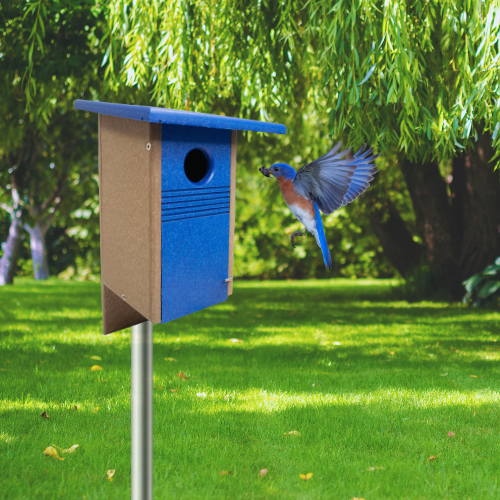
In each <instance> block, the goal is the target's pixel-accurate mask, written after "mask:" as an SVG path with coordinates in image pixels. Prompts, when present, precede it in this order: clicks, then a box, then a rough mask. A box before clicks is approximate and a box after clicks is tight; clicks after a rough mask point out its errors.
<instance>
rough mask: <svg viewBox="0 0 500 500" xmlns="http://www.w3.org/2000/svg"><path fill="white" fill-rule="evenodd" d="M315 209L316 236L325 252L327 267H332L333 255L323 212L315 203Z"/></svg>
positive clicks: (324, 257) (324, 258) (322, 250)
mask: <svg viewBox="0 0 500 500" xmlns="http://www.w3.org/2000/svg"><path fill="white" fill-rule="evenodd" d="M314 211H315V217H314V219H315V221H316V231H315V232H314V236H315V237H316V242H317V243H318V246H319V247H320V248H321V252H322V253H323V260H324V261H325V266H326V267H327V269H330V270H331V269H332V256H331V255H330V249H329V248H328V243H327V242H326V236H325V230H324V229H323V221H322V220H321V214H320V212H319V208H318V205H317V204H316V203H314Z"/></svg>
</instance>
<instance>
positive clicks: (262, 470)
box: [259, 469, 267, 477]
mask: <svg viewBox="0 0 500 500" xmlns="http://www.w3.org/2000/svg"><path fill="white" fill-rule="evenodd" d="M266 474H267V469H261V471H260V472H259V477H264V476H265V475H266Z"/></svg>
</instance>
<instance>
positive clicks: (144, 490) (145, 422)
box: [131, 321, 153, 500]
mask: <svg viewBox="0 0 500 500" xmlns="http://www.w3.org/2000/svg"><path fill="white" fill-rule="evenodd" d="M131 368H132V377H131V378H132V495H131V498H132V500H152V499H153V323H151V322H150V321H145V322H144V323H140V324H139V325H135V326H133V327H132V367H131Z"/></svg>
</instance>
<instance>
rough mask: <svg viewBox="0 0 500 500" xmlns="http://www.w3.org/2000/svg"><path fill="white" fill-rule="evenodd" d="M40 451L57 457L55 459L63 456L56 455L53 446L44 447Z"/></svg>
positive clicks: (48, 455)
mask: <svg viewBox="0 0 500 500" xmlns="http://www.w3.org/2000/svg"><path fill="white" fill-rule="evenodd" d="M42 453H43V454H44V455H45V456H47V457H54V458H57V460H64V458H61V457H60V456H59V455H58V453H57V450H56V449H55V448H54V447H53V446H49V447H47V448H45V450H43V451H42Z"/></svg>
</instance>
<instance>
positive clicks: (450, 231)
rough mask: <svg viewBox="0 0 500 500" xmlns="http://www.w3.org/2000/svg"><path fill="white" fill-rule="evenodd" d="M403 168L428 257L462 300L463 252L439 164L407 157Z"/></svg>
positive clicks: (434, 267) (443, 282)
mask: <svg viewBox="0 0 500 500" xmlns="http://www.w3.org/2000/svg"><path fill="white" fill-rule="evenodd" d="M400 167H401V170H402V172H403V175H404V177H405V180H406V184H407V186H408V191H409V192H410V197H411V200H412V203H413V208H414V210H415V218H416V222H417V229H418V232H419V234H420V236H421V237H422V242H423V246H424V252H425V256H426V260H427V262H429V263H430V264H431V266H432V268H433V271H434V272H435V274H436V277H437V279H438V280H439V282H440V283H442V285H443V287H444V288H446V289H447V290H448V291H449V292H450V294H451V296H452V298H453V299H459V298H460V297H461V296H462V294H463V287H462V276H461V273H460V266H459V255H460V253H459V248H458V246H457V244H456V241H457V238H456V230H455V224H454V220H453V212H452V207H451V204H450V201H449V199H448V194H447V190H446V183H445V181H444V179H443V178H442V177H441V174H440V172H439V165H438V163H437V162H436V161H431V162H427V163H424V164H417V163H412V162H411V161H409V160H408V159H406V158H404V159H403V160H402V161H400Z"/></svg>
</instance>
